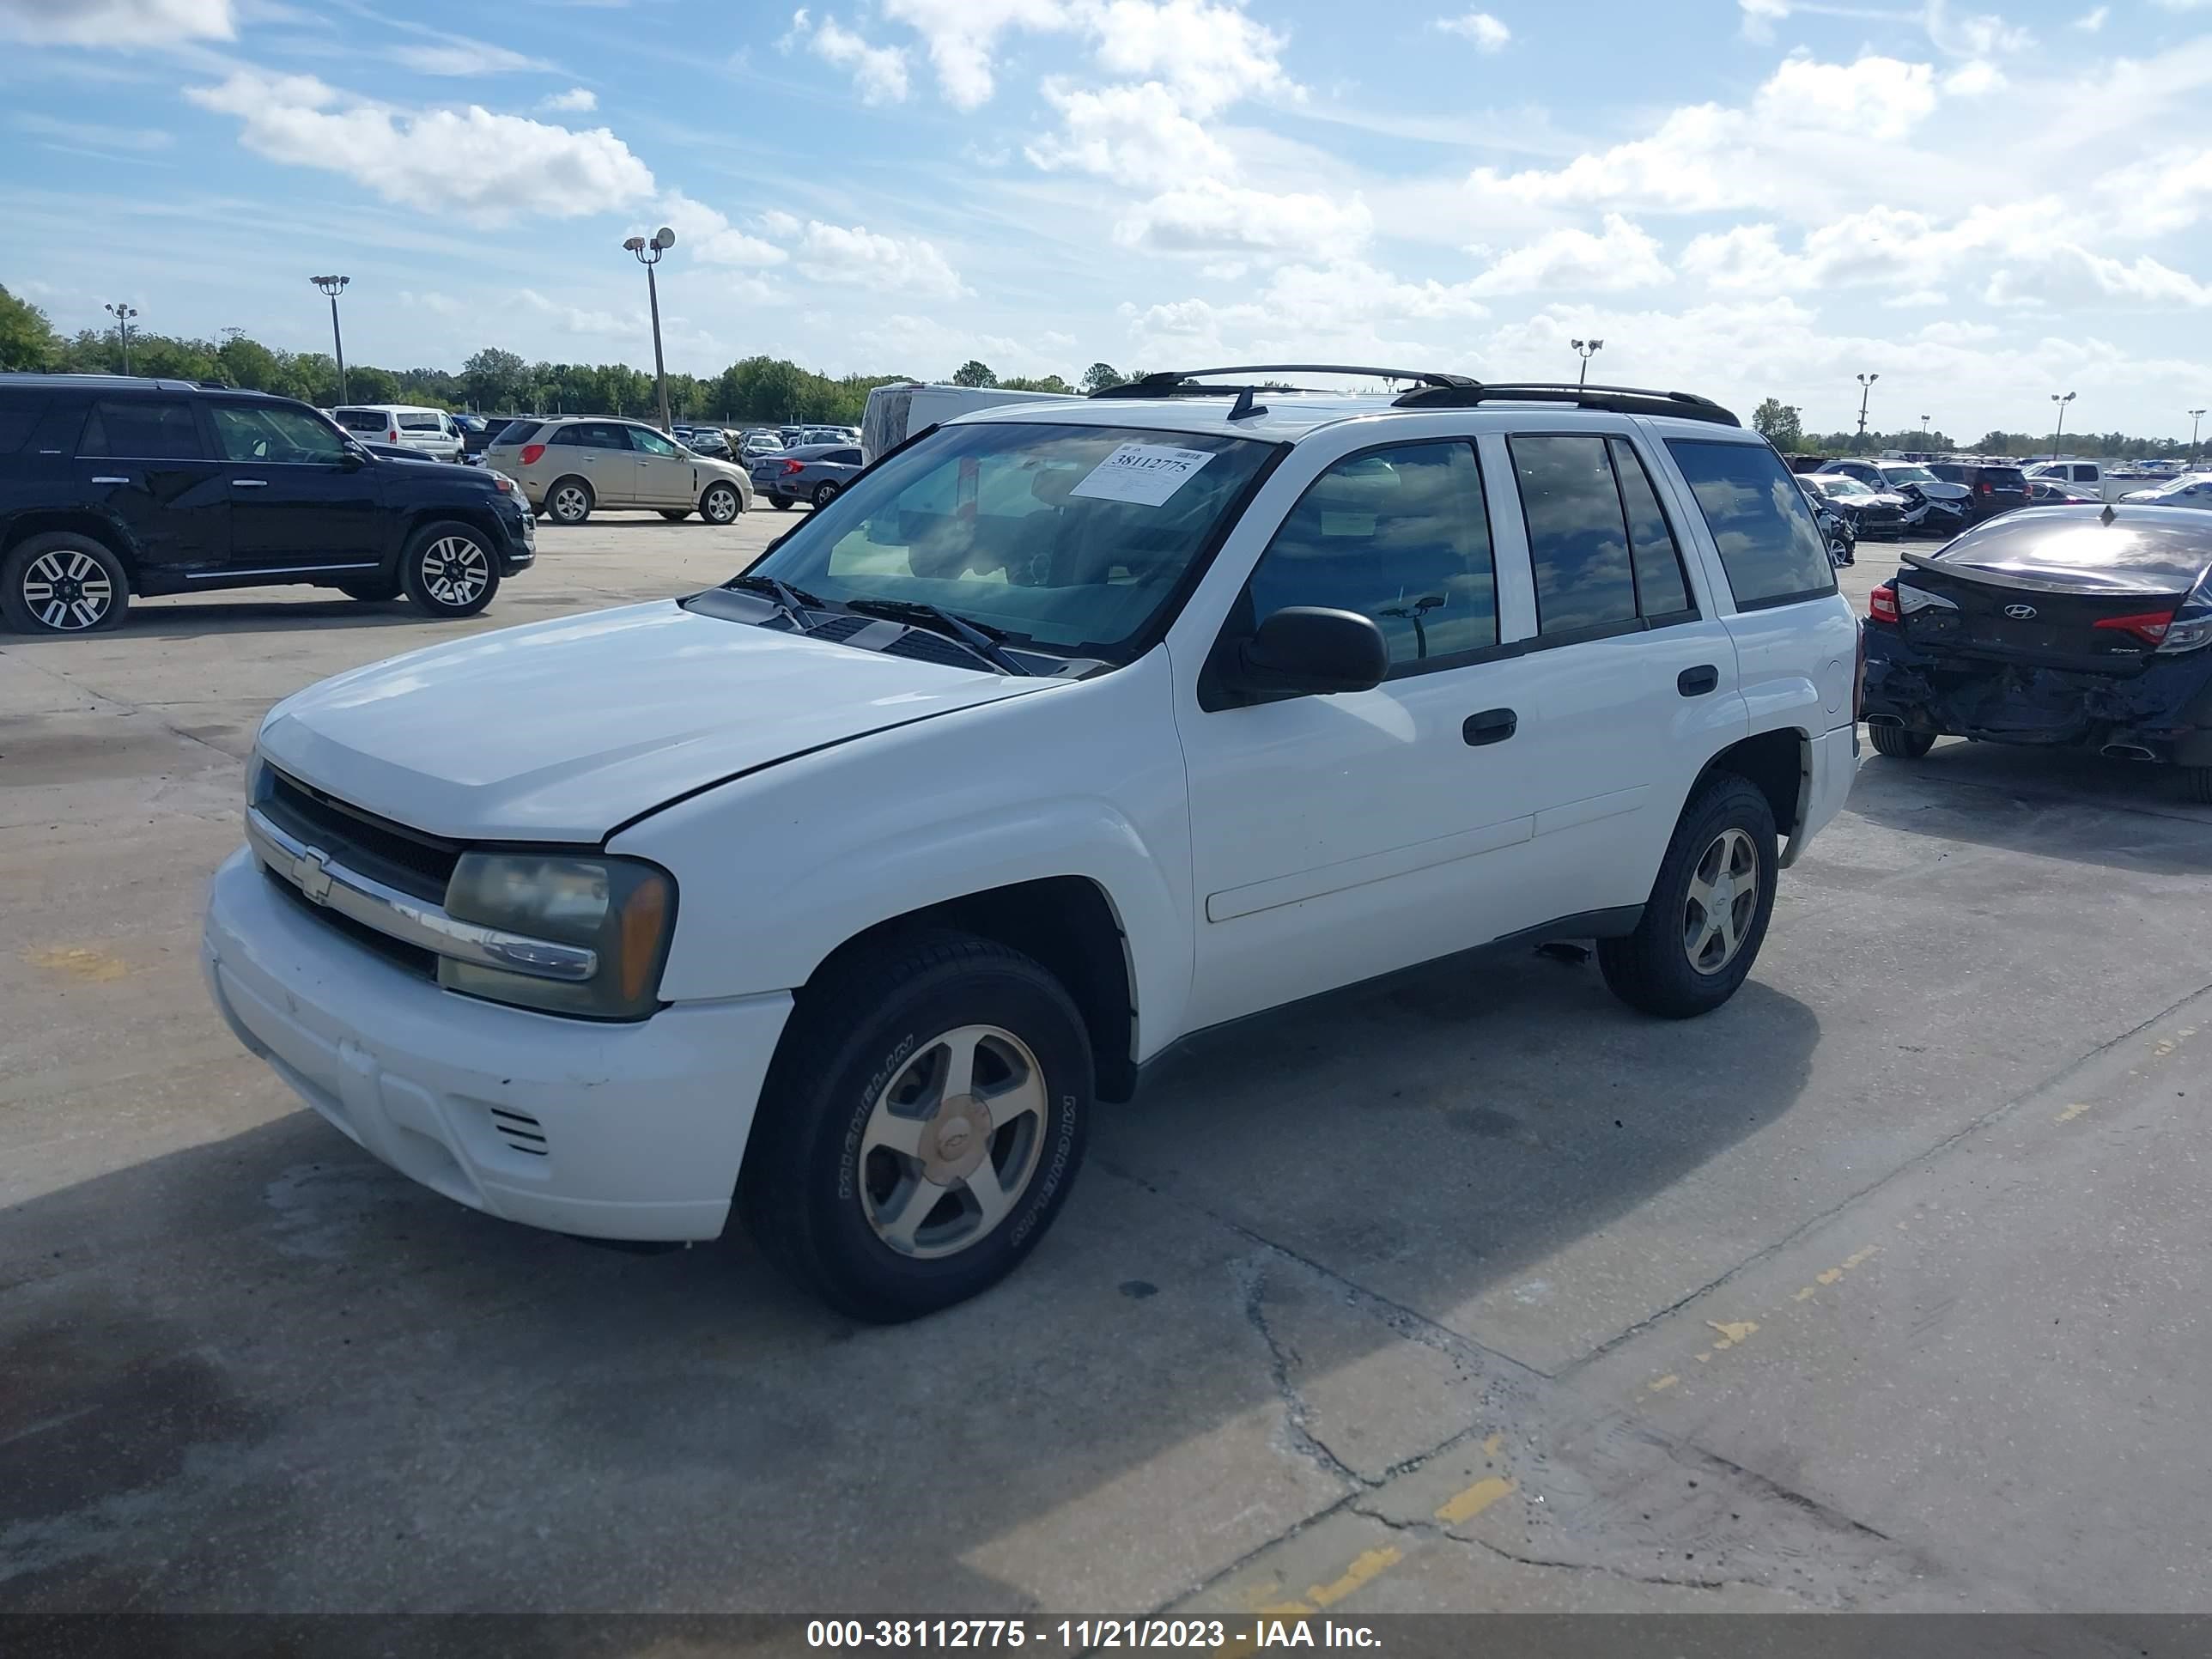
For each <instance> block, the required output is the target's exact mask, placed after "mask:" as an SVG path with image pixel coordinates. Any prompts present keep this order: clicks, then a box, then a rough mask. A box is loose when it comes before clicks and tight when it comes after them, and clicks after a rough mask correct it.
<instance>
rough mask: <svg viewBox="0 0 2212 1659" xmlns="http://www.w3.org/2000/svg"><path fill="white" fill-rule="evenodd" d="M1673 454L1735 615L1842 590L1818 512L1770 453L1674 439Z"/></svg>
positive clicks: (1738, 445)
mask: <svg viewBox="0 0 2212 1659" xmlns="http://www.w3.org/2000/svg"><path fill="white" fill-rule="evenodd" d="M1667 449H1668V453H1669V454H1671V455H1672V456H1673V457H1674V464H1675V465H1676V466H1678V467H1680V469H1681V471H1682V477H1683V479H1684V481H1685V482H1686V483H1688V484H1689V486H1690V493H1691V495H1692V496H1693V497H1694V498H1695V499H1696V501H1697V503H1698V511H1699V513H1700V514H1701V515H1702V516H1703V517H1704V519H1705V526H1706V528H1707V529H1709V530H1711V532H1712V534H1713V541H1714V544H1715V545H1716V546H1717V547H1718V549H1719V550H1720V556H1721V566H1722V568H1723V570H1725V571H1726V572H1727V574H1728V581H1729V592H1731V593H1733V594H1734V595H1735V604H1736V609H1737V610H1739V611H1752V610H1757V609H1759V608H1760V607H1762V606H1765V605H1790V604H1793V603H1795V602H1796V601H1797V600H1800V599H1817V598H1819V597H1820V596H1821V595H1823V594H1827V593H1832V592H1835V591H1836V572H1835V568H1834V566H1832V564H1830V563H1829V562H1828V550H1827V548H1826V544H1824V543H1823V542H1822V541H1821V539H1820V526H1819V524H1818V523H1817V522H1816V521H1815V520H1814V517H1813V509H1812V508H1811V507H1810V506H1808V504H1807V502H1806V501H1805V495H1804V492H1803V491H1802V490H1800V489H1798V488H1797V484H1796V480H1795V479H1793V478H1792V477H1790V471H1789V469H1788V468H1786V467H1784V465H1782V460H1781V458H1780V457H1779V456H1778V455H1777V454H1775V453H1774V452H1773V451H1772V450H1771V449H1770V448H1768V447H1766V446H1765V445H1764V444H1741V443H1725V442H1715V441H1711V440H1705V439H1698V438H1669V439H1668V441H1667Z"/></svg>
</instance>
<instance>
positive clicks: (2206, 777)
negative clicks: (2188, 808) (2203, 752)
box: [2181, 766, 2212, 806]
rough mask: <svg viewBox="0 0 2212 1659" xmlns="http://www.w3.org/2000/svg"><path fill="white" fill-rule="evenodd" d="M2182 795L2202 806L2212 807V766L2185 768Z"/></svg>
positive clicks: (2182, 775)
mask: <svg viewBox="0 0 2212 1659" xmlns="http://www.w3.org/2000/svg"><path fill="white" fill-rule="evenodd" d="M2181 793H2183V795H2184V796H2185V797H2186V798H2187V799H2191V800H2193V801H2195V802H2196V803H2197V805H2200V806H2212V766H2185V767H2183V768H2182V769H2181Z"/></svg>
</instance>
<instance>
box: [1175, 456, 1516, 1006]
mask: <svg viewBox="0 0 2212 1659" xmlns="http://www.w3.org/2000/svg"><path fill="white" fill-rule="evenodd" d="M1498 591H1499V582H1498V568H1497V562H1496V559H1495V556H1494V554H1493V550H1492V538H1491V529H1490V517H1489V513H1488V511H1487V504H1486V500H1485V493H1484V488H1483V478H1482V471H1481V467H1480V464H1479V463H1478V461H1477V459H1476V454H1475V447H1474V444H1473V443H1472V442H1470V441H1466V440H1458V441H1437V442H1421V443H1404V444H1397V445H1390V446H1385V447H1379V448H1376V449H1373V450H1370V451H1366V452H1364V453H1360V454H1357V455H1353V456H1350V457H1347V458H1346V459H1342V460H1340V461H1338V462H1336V463H1334V465H1331V466H1330V467H1328V469H1327V470H1326V471H1323V472H1322V474H1321V476H1320V477H1318V478H1316V480H1315V481H1314V483H1312V484H1311V485H1310V486H1309V487H1308V488H1307V489H1306V490H1305V492H1304V495H1302V496H1301V497H1300V498H1299V500H1298V501H1297V505H1296V506H1295V507H1292V508H1291V511H1290V513H1289V514H1288V515H1287V516H1286V517H1285V520H1284V521H1283V524H1282V526H1281V527H1280V528H1279V529H1278V530H1277V531H1276V532H1275V535H1274V538H1273V540H1272V541H1271V542H1270V543H1269V544H1268V547H1267V551H1266V552H1265V553H1263V554H1262V555H1261V557H1260V560H1259V562H1258V564H1257V565H1256V566H1255V568H1254V569H1253V573H1252V575H1251V577H1250V579H1249V581H1248V582H1247V584H1246V586H1245V589H1244V592H1243V594H1242V595H1241V596H1240V598H1239V599H1238V601H1237V605H1236V606H1235V607H1234V609H1233V610H1232V611H1231V617H1230V620H1229V622H1228V623H1227V624H1226V626H1225V629H1224V633H1223V637H1222V641H1221V642H1220V644H1218V646H1217V647H1216V653H1215V660H1216V661H1217V662H1218V660H1219V659H1220V658H1221V656H1222V654H1223V653H1227V652H1230V651H1233V650H1234V649H1235V648H1236V647H1237V643H1238V642H1239V641H1242V640H1243V639H1245V638H1249V636H1250V635H1251V632H1252V631H1253V629H1255V627H1256V626H1257V624H1258V623H1259V622H1260V621H1261V620H1262V619H1264V618H1265V617H1267V616H1269V615H1271V614H1272V613H1273V612H1274V611H1278V610H1280V609H1282V608H1284V607H1285V606H1288V605H1322V606H1327V607H1330V608H1333V609H1339V610H1346V611H1358V612H1359V613H1360V614H1362V615H1364V616H1367V617H1372V618H1373V619H1374V621H1375V622H1376V625H1377V626H1378V627H1380V628H1381V629H1382V630H1383V637H1384V639H1385V641H1387V642H1388V643H1389V648H1390V669H1389V678H1387V679H1385V680H1384V682H1383V684H1381V685H1379V686H1377V687H1376V688H1375V689H1374V690H1370V691H1361V692H1355V693H1350V694H1342V695H1337V696H1301V697H1287V698H1282V699H1279V700H1273V701H1267V702H1256V703H1240V702H1235V701H1233V700H1231V701H1225V700H1224V698H1223V697H1222V696H1221V695H1220V694H1219V693H1218V690H1213V689H1212V687H1213V685H1214V682H1212V680H1211V678H1210V677H1209V675H1208V674H1207V672H1206V671H1204V670H1196V669H1194V667H1193V666H1192V665H1182V664H1179V665H1178V678H1183V677H1184V676H1185V675H1186V674H1192V673H1194V675H1195V683H1194V686H1192V687H1191V688H1189V689H1188V690H1182V691H1179V693H1178V696H1177V698H1176V706H1177V708H1178V711H1179V714H1178V719H1179V720H1180V721H1181V724H1182V742H1183V751H1184V757H1185V763H1186V764H1185V770H1186V773H1187V776H1188V788H1189V794H1190V816H1191V858H1192V867H1193V874H1194V878H1195V880H1194V891H1193V895H1192V896H1193V900H1194V905H1195V908H1196V909H1197V912H1198V917H1197V927H1198V940H1197V950H1196V957H1195V961H1194V969H1195V975H1194V984H1193V991H1192V1001H1191V1010H1190V1022H1191V1024H1192V1025H1193V1026H1194V1027H1195V1026H1202V1025H1209V1024H1217V1023H1218V1022H1220V1021H1222V1020H1225V1019H1232V1018H1236V1017H1237V1016H1238V1015H1240V1014H1245V1013H1249V1012H1254V1011H1255V1010H1257V1009H1261V1008H1267V1007H1271V1006H1275V1005H1277V1004H1279V1003H1284V1002H1289V1001H1292V1000H1296V999H1297V998H1299V997H1303V996H1308V995H1311V994H1315V993H1316V992H1320V991H1325V990H1329V989H1332V988H1334V987H1337V986H1340V985H1346V984H1351V983H1352V982H1354V981H1358V980H1362V979H1366V978H1370V977H1371V976H1373V975H1377V974H1381V973H1386V972H1389V971H1390V970H1392V969H1396V968H1401V967H1404V966H1406V965H1407V964H1409V963H1416V962H1421V961H1425V960H1427V959H1429V958H1431V957H1439V956H1444V955H1448V954H1449V953H1450V952H1452V951H1457V950H1462V949H1465V948H1467V947H1468V946H1471V945H1480V944H1483V943H1485V942H1486V941H1487V940H1489V939H1493V938H1495V937H1497V936H1498V935H1499V934H1501V933H1510V932H1512V931H1514V930H1515V929H1516V928H1517V927H1523V926H1527V925H1528V923H1529V922H1530V921H1534V920H1536V918H1533V917H1529V916H1527V915H1526V914H1525V911H1526V907H1525V905H1523V904H1522V902H1521V899H1520V898H1519V896H1518V891H1519V890H1520V888H1521V887H1522V885H1523V884H1524V879H1523V876H1522V871H1521V868H1520V866H1521V861H1522V855H1523V854H1525V851H1526V848H1527V847H1528V842H1529V839H1530V836H1531V835H1532V833H1533V829H1534V806H1535V802H1534V796H1533V794H1532V790H1533V787H1534V777H1533V775H1532V772H1531V760H1532V758H1533V751H1532V750H1531V749H1530V746H1529V744H1528V742H1527V740H1526V738H1525V737H1524V736H1522V734H1521V732H1519V731H1518V729H1517V724H1516V723H1517V722H1518V721H1519V720H1525V719H1526V718H1527V717H1528V712H1529V711H1528V708H1526V707H1525V704H1526V701H1527V700H1526V698H1525V697H1524V696H1522V691H1521V683H1522V663H1521V662H1520V661H1519V660H1518V659H1517V658H1516V656H1515V655H1513V654H1512V653H1513V647H1511V646H1510V645H1501V644H1500V639H1501V635H1500V629H1499V607H1498Z"/></svg>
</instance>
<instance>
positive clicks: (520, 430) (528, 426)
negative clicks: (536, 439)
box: [492, 421, 538, 445]
mask: <svg viewBox="0 0 2212 1659" xmlns="http://www.w3.org/2000/svg"><path fill="white" fill-rule="evenodd" d="M537 430H538V422H536V421H509V422H507V424H506V425H505V426H503V427H501V428H499V432H498V435H496V436H495V437H494V438H493V439H492V442H493V443H495V444H502V445H512V444H526V443H528V442H529V441H530V439H531V435H532V434H533V433H535V432H536V431H537Z"/></svg>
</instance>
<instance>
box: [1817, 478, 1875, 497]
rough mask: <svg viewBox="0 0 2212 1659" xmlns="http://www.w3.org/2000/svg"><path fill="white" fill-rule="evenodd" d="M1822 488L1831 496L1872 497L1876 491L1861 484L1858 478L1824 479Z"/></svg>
mask: <svg viewBox="0 0 2212 1659" xmlns="http://www.w3.org/2000/svg"><path fill="white" fill-rule="evenodd" d="M1820 488H1821V489H1825V490H1826V491H1827V492H1828V494H1830V495H1873V494H1874V490H1873V489H1872V487H1871V486H1869V485H1867V484H1863V483H1860V482H1859V481H1858V480H1857V478H1823V479H1821V480H1820Z"/></svg>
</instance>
